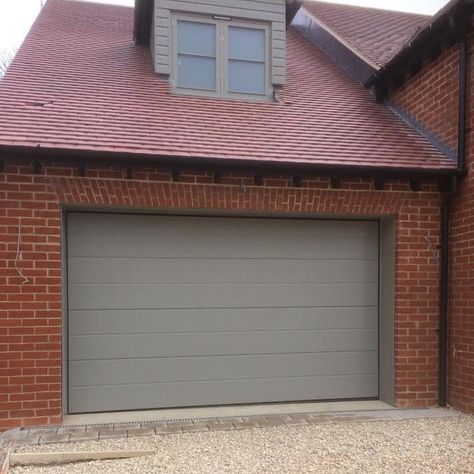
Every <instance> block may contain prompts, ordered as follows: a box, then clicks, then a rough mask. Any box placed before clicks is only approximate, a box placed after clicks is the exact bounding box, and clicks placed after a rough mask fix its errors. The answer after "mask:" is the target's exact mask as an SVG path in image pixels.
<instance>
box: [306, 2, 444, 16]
mask: <svg viewBox="0 0 474 474" xmlns="http://www.w3.org/2000/svg"><path fill="white" fill-rule="evenodd" d="M306 1H307V2H311V3H321V4H324V5H331V6H336V7H349V8H354V9H357V10H371V11H376V12H384V13H395V14H397V15H406V16H416V17H422V18H426V19H429V18H431V17H432V16H433V15H425V14H423V13H415V12H405V11H401V10H392V9H389V8H379V7H367V6H363V5H352V4H349V3H339V2H340V1H341V0H334V1H325V0H306ZM436 13H437V12H436ZM436 13H434V15H436Z"/></svg>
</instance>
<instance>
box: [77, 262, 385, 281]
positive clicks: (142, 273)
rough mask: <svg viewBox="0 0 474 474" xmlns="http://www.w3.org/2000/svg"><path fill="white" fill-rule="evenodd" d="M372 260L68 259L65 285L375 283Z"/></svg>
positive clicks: (375, 277) (375, 263) (375, 265)
mask: <svg viewBox="0 0 474 474" xmlns="http://www.w3.org/2000/svg"><path fill="white" fill-rule="evenodd" d="M377 267H378V261H377V259H372V260H367V259H365V260H364V259H360V260H347V259H341V260H327V259H314V260H301V259H290V258H287V259H282V258H280V259H262V258H254V259H249V258H247V259H239V260H234V261H233V260H232V259H217V258H209V259H202V258H194V259H190V258H117V257H109V258H107V257H101V258H99V257H71V258H70V259H69V274H70V278H69V283H70V284H71V285H74V284H81V283H82V284H84V283H89V284H111V283H122V284H123V283H125V284H127V283H128V284H152V283H179V284H183V283H244V282H252V283H308V282H312V283H354V282H357V283H376V282H377Z"/></svg>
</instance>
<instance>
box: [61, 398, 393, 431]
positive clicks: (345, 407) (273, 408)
mask: <svg viewBox="0 0 474 474" xmlns="http://www.w3.org/2000/svg"><path fill="white" fill-rule="evenodd" d="M377 410H395V408H394V407H392V406H391V405H388V404H387V403H384V402H381V401H379V400H362V401H343V402H315V403H276V404H263V405H235V406H220V407H219V406H218V407H198V408H174V409H162V410H144V411H128V412H113V413H92V414H84V415H67V416H64V417H63V425H102V424H109V423H146V422H152V421H171V420H182V419H199V418H224V417H225V418H227V417H242V416H259V415H262V416H265V415H295V414H298V413H323V412H357V411H377Z"/></svg>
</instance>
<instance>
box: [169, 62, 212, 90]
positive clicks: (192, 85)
mask: <svg viewBox="0 0 474 474" xmlns="http://www.w3.org/2000/svg"><path fill="white" fill-rule="evenodd" d="M178 87H184V88H187V89H207V90H214V91H215V90H216V60H215V59H212V58H203V57H199V56H186V55H181V54H180V55H178Z"/></svg>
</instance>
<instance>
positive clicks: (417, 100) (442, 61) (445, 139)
mask: <svg viewBox="0 0 474 474" xmlns="http://www.w3.org/2000/svg"><path fill="white" fill-rule="evenodd" d="M458 63H459V47H458V46H454V47H453V48H451V49H449V50H448V51H446V52H444V53H443V54H441V55H440V56H439V58H438V59H436V60H435V61H434V62H433V63H431V64H430V65H428V66H427V67H425V68H424V69H422V70H421V71H420V72H419V73H418V74H416V75H415V76H414V77H412V78H411V79H410V80H409V81H407V82H405V83H404V84H403V85H402V86H401V87H400V88H398V89H397V90H396V91H394V92H393V93H392V95H391V97H390V99H391V101H392V102H394V103H395V105H397V106H398V107H400V108H401V109H403V110H404V111H405V112H408V114H410V115H411V117H413V118H414V119H415V120H416V121H417V122H418V123H420V124H421V125H423V126H424V127H425V128H426V129H427V130H429V131H430V132H431V133H432V134H434V135H435V136H436V137H437V138H438V139H439V141H441V142H442V143H443V144H444V145H445V146H447V147H449V148H451V149H454V150H455V149H456V147H457V137H458V100H459V96H458V84H459V68H458Z"/></svg>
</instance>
